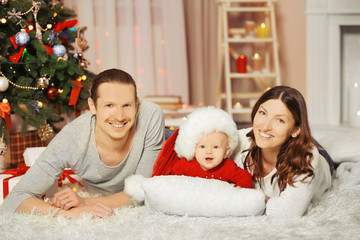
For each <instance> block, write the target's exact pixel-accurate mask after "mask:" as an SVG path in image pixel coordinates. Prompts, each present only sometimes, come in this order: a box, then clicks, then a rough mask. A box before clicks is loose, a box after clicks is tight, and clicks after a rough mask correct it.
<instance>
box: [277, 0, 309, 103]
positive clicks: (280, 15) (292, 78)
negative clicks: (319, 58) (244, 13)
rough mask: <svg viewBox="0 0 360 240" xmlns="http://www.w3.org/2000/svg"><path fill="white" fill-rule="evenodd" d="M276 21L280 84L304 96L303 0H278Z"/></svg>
mask: <svg viewBox="0 0 360 240" xmlns="http://www.w3.org/2000/svg"><path fill="white" fill-rule="evenodd" d="M276 21H277V23H276V25H277V31H278V34H277V35H278V42H279V58H280V69H281V79H282V84H283V85H288V86H291V87H294V88H296V89H298V90H299V91H300V92H301V93H302V94H304V97H305V94H306V92H305V88H306V86H305V82H306V81H305V77H306V72H305V61H306V60H305V52H306V51H305V50H306V48H305V37H306V36H305V0H278V2H277V4H276Z"/></svg>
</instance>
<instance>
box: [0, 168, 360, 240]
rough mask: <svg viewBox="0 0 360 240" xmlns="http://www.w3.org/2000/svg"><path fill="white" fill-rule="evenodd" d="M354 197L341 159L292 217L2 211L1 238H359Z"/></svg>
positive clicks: (358, 182) (353, 174)
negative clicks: (319, 192) (321, 190)
mask: <svg viewBox="0 0 360 240" xmlns="http://www.w3.org/2000/svg"><path fill="white" fill-rule="evenodd" d="M359 199H360V163H350V162H345V163H342V164H341V165H340V166H339V167H338V169H337V171H336V177H335V178H334V182H333V186H332V188H331V189H330V190H329V191H328V192H326V193H325V195H324V197H323V198H322V200H321V201H320V202H318V203H316V204H315V205H312V206H310V208H309V210H308V212H307V214H306V215H305V216H303V217H301V218H297V219H294V220H287V221H285V220H279V219H270V218H268V217H266V216H257V217H226V218H214V217H212V218H206V217H187V216H174V215H165V214H163V213H159V212H154V211H152V210H151V209H148V208H147V207H144V206H143V207H136V208H123V209H117V210H116V211H115V214H114V215H113V216H110V217H108V218H104V219H91V217H90V216H89V215H84V216H82V217H81V218H78V219H66V218H63V217H52V216H50V215H47V216H38V215H28V214H7V213H4V212H1V213H0V239H2V240H3V239H53V240H55V239H359V236H360V201H359ZM229 201H231V199H229ZM225 204H226V203H225Z"/></svg>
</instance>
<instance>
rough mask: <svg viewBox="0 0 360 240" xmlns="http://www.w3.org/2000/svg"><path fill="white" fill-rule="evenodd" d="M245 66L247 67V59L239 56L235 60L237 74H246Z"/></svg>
mask: <svg viewBox="0 0 360 240" xmlns="http://www.w3.org/2000/svg"><path fill="white" fill-rule="evenodd" d="M246 66H247V57H246V56H245V55H241V56H240V57H238V59H237V72H238V73H246Z"/></svg>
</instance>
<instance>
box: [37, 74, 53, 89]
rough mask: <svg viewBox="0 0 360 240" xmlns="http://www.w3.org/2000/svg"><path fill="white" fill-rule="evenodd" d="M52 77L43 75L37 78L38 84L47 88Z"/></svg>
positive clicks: (42, 87) (39, 86)
mask: <svg viewBox="0 0 360 240" xmlns="http://www.w3.org/2000/svg"><path fill="white" fill-rule="evenodd" d="M49 81H50V78H49V77H48V76H41V77H39V78H38V79H36V86H37V87H38V88H41V89H45V88H47V87H48V86H49Z"/></svg>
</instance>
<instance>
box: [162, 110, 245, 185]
mask: <svg viewBox="0 0 360 240" xmlns="http://www.w3.org/2000/svg"><path fill="white" fill-rule="evenodd" d="M238 141H239V139H238V132H237V128H236V124H235V122H234V121H233V120H232V118H231V117H230V115H229V114H228V113H227V112H225V111H223V110H221V109H218V108H215V107H204V108H200V109H198V110H196V111H195V112H193V113H191V114H190V115H189V116H188V118H187V120H186V122H185V123H184V124H183V125H181V126H180V130H179V134H178V136H177V139H176V142H175V148H174V150H175V152H176V153H177V155H178V157H180V158H181V159H180V160H178V159H176V160H174V161H173V165H172V167H171V169H170V170H169V172H168V175H185V176H189V177H201V178H208V179H218V180H222V181H226V182H229V183H234V184H235V187H237V186H239V187H243V188H251V187H252V177H251V175H250V173H248V172H247V171H245V170H244V169H242V168H240V167H238V166H237V165H236V163H235V162H234V161H232V160H230V159H229V158H228V156H230V155H231V153H232V152H233V151H234V150H235V148H236V147H237V145H238Z"/></svg>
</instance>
